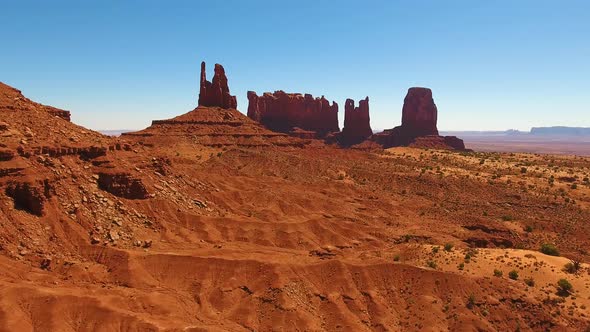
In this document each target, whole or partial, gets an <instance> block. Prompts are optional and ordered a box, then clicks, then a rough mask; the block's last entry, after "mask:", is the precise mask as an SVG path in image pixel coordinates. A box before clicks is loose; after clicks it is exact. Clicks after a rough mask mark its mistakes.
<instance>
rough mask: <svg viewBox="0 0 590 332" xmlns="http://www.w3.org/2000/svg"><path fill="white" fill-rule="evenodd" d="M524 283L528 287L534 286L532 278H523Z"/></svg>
mask: <svg viewBox="0 0 590 332" xmlns="http://www.w3.org/2000/svg"><path fill="white" fill-rule="evenodd" d="M524 283H525V284H526V285H527V286H529V287H535V279H533V278H526V279H524Z"/></svg>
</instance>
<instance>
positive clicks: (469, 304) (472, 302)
mask: <svg viewBox="0 0 590 332" xmlns="http://www.w3.org/2000/svg"><path fill="white" fill-rule="evenodd" d="M473 307H475V295H473V294H469V297H467V308H468V309H473Z"/></svg>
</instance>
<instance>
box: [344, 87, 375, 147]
mask: <svg viewBox="0 0 590 332" xmlns="http://www.w3.org/2000/svg"><path fill="white" fill-rule="evenodd" d="M372 134H373V131H372V130H371V124H370V118H369V97H366V98H365V99H363V100H361V101H359V106H358V107H355V106H354V100H352V99H346V103H345V104H344V128H343V129H342V134H341V135H340V143H341V144H342V145H354V144H358V143H361V142H362V141H364V140H366V139H367V138H369V137H370V136H371V135H372Z"/></svg>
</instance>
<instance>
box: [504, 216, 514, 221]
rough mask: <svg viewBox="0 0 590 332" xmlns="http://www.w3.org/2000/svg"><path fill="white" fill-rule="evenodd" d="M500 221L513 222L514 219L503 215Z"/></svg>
mask: <svg viewBox="0 0 590 332" xmlns="http://www.w3.org/2000/svg"><path fill="white" fill-rule="evenodd" d="M502 220H503V221H512V220H514V217H513V216H510V215H505V216H502Z"/></svg>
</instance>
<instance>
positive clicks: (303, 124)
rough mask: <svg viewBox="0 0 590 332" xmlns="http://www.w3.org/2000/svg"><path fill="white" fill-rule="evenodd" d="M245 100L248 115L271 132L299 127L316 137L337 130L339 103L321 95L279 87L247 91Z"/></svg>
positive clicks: (288, 130) (287, 131)
mask: <svg viewBox="0 0 590 332" xmlns="http://www.w3.org/2000/svg"><path fill="white" fill-rule="evenodd" d="M248 101H249V105H248V117H250V118H251V119H253V120H255V121H258V122H260V123H262V124H263V125H264V126H266V127H267V128H269V129H271V130H274V131H279V132H286V133H289V132H292V131H293V130H294V129H295V128H300V129H303V130H304V131H313V132H315V133H316V135H317V136H325V135H326V134H328V133H331V132H337V131H339V127H338V104H337V103H336V102H333V104H332V105H330V102H329V101H328V100H327V99H326V98H324V97H323V96H322V97H321V98H313V96H312V95H310V94H305V95H301V94H299V93H286V92H284V91H281V90H279V91H275V92H274V93H269V92H267V93H264V94H263V95H262V96H258V95H256V93H255V92H253V91H248Z"/></svg>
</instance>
